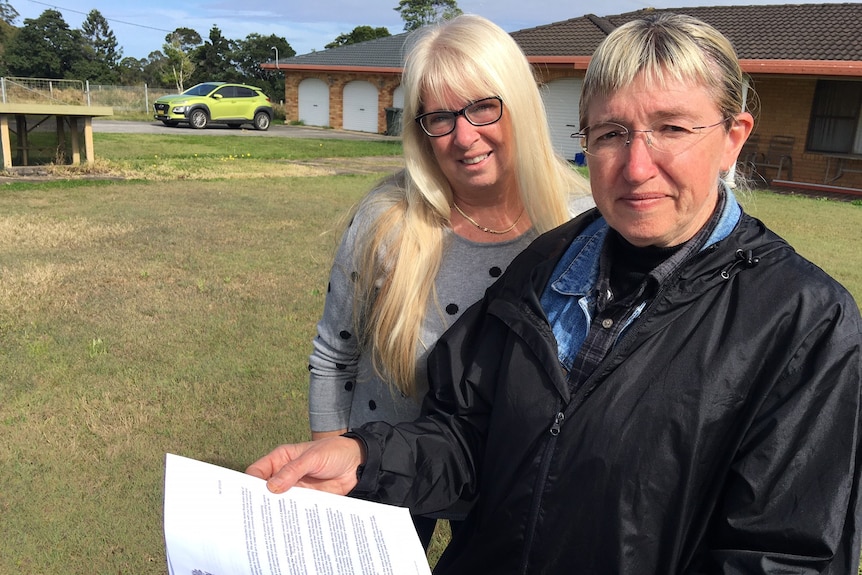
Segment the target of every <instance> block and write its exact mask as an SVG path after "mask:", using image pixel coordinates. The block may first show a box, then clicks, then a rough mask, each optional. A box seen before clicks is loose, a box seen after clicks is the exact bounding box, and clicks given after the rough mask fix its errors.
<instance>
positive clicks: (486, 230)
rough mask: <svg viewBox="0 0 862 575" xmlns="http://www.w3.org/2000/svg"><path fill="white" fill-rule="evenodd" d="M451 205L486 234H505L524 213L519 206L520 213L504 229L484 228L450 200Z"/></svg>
mask: <svg viewBox="0 0 862 575" xmlns="http://www.w3.org/2000/svg"><path fill="white" fill-rule="evenodd" d="M452 205H453V206H455V209H456V210H458V213H459V214H461V215H462V216H464V219H466V220H467V221H468V222H470V223H471V224H473V225H474V226H476V227H477V228H479V229H480V230H482V231H483V232H485V233H487V234H497V235H502V234H507V233H509V232H511V231H512V230H514V229H515V226H517V225H518V222H520V221H521V216H523V215H524V208H521V213H520V214H518V217H517V218H516V219H515V222H514V223H513V224H512V225H511V226H509V227H508V228H506V229H505V230H492V229H491V228H486V227H485V226H483V225H481V224H480V223H479V222H477V221H476V220H474V219H473V218H471V217H470V216H468V215H467V214H465V213H464V210H462V209H461V208H459V207H458V204H456V203H455V202H454V201H453V202H452Z"/></svg>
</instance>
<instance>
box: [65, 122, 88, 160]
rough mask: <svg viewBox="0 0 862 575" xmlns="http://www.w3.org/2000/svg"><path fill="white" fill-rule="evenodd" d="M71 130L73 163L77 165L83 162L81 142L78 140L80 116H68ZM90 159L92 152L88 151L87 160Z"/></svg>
mask: <svg viewBox="0 0 862 575" xmlns="http://www.w3.org/2000/svg"><path fill="white" fill-rule="evenodd" d="M68 118H69V131H70V132H71V134H70V135H71V136H72V163H73V164H75V165H76V166H77V165H78V164H80V163H81V143H80V142H79V141H78V118H75V117H74V116H68ZM89 159H90V152H87V160H89Z"/></svg>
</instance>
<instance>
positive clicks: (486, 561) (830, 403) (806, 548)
mask: <svg viewBox="0 0 862 575" xmlns="http://www.w3.org/2000/svg"><path fill="white" fill-rule="evenodd" d="M743 85H744V81H743V75H742V72H741V70H740V68H739V63H738V60H737V58H736V55H735V52H734V50H733V47H732V46H731V44H730V42H729V41H728V40H727V39H726V38H725V37H724V36H722V35H721V34H720V33H719V32H717V31H716V30H715V29H714V28H712V27H711V26H708V25H706V24H704V23H703V22H700V21H698V20H696V19H693V18H690V17H687V16H678V15H660V16H656V17H651V18H648V19H643V20H637V21H633V22H630V23H628V24H625V25H623V26H621V27H619V28H618V29H616V30H615V31H614V32H612V33H611V34H610V35H609V36H608V38H607V39H606V40H605V42H604V43H603V44H602V45H601V46H600V47H599V49H598V50H597V51H596V53H595V54H594V56H593V58H592V60H591V62H590V65H589V68H588V70H587V73H586V77H585V80H584V88H583V94H582V98H581V111H580V121H581V124H580V125H581V126H582V128H581V131H580V136H581V141H582V145H583V147H584V149H585V151H586V153H587V156H588V159H589V165H590V184H591V187H592V192H593V197H594V199H595V202H596V206H597V209H596V210H593V211H591V212H588V213H586V214H584V215H582V216H580V217H579V218H577V219H576V220H574V221H572V222H570V223H567V224H563V225H562V226H561V227H559V228H557V229H556V230H552V231H550V232H548V233H546V234H544V235H543V236H541V237H539V238H538V239H537V240H536V241H535V242H533V244H531V246H530V247H529V248H527V250H526V251H525V252H523V253H522V254H521V255H520V256H519V257H518V258H516V259H515V261H514V262H513V263H512V264H511V265H510V267H509V269H508V270H507V272H506V273H505V274H504V275H503V276H502V277H501V278H500V280H499V281H498V282H497V283H495V284H494V285H493V286H492V287H491V288H490V289H489V290H488V292H487V294H486V296H485V298H484V299H483V300H482V301H481V302H480V303H478V304H477V305H475V306H473V307H472V308H471V309H470V310H468V312H466V313H465V314H464V315H463V316H462V318H461V319H460V320H459V321H458V322H457V323H456V324H455V325H454V326H453V327H452V328H451V329H450V330H449V331H448V332H447V333H446V334H445V335H444V336H443V338H442V339H441V340H440V341H439V342H438V344H437V346H436V348H435V350H434V352H433V353H432V355H431V357H430V358H429V361H428V366H429V380H430V382H431V386H432V389H431V393H430V394H429V395H428V397H427V399H426V401H425V404H424V406H423V417H422V418H420V419H419V420H417V421H416V422H413V423H409V424H400V425H398V426H394V427H393V426H389V425H386V424H383V423H371V424H368V425H366V426H363V427H361V428H359V429H357V430H355V431H354V432H351V433H348V434H346V435H345V436H344V437H339V438H333V439H330V440H327V442H326V443H317V444H314V445H308V444H302V445H290V446H282V447H279V448H277V449H276V450H274V451H273V452H272V453H270V454H269V455H267V456H266V457H264V458H262V459H261V460H259V461H258V462H256V463H255V464H253V465H252V466H251V467H250V468H249V470H248V472H249V473H251V474H253V475H257V476H259V477H263V478H266V479H269V487H270V489H272V490H273V491H283V490H285V489H287V488H289V487H290V486H292V485H303V486H308V487H314V488H317V489H325V490H328V491H335V492H338V493H348V492H349V493H350V495H353V496H357V497H363V498H368V499H373V500H377V501H383V502H386V503H393V504H398V505H404V506H408V507H410V508H411V509H412V510H413V511H414V512H422V513H426V512H431V511H433V510H435V509H442V508H445V507H446V506H447V505H449V504H450V503H451V502H452V501H455V500H457V499H459V498H470V499H475V501H476V503H475V505H474V507H473V510H472V512H471V514H470V516H469V518H468V521H467V523H466V524H465V525H464V527H463V528H462V529H461V530H460V531H459V533H458V534H457V536H456V537H455V538H454V539H453V541H452V543H451V544H450V546H449V548H448V549H447V551H446V553H445V554H444V555H443V557H442V558H441V559H440V562H439V563H438V565H437V568H436V570H435V571H436V572H437V573H446V574H455V573H465V574H466V573H530V574H532V573H559V574H569V573H577V574H583V573H595V574H602V575H604V574H622V573H655V574H662V575H664V574H668V573H746V574H748V573H855V572H856V569H857V567H858V562H859V549H860V531H859V530H860V519H862V509H860V498H859V477H860V460H859V457H858V456H857V454H858V452H859V445H860V443H859V432H860V382H862V350H860V347H862V320H860V316H859V309H858V306H857V305H856V303H855V302H854V301H853V299H852V297H851V296H850V295H849V294H848V293H847V291H846V290H845V289H844V288H842V287H841V286H840V285H839V284H838V283H837V282H835V280H833V279H832V278H830V277H829V276H828V275H826V273H824V272H823V271H822V270H820V269H819V268H817V267H816V266H815V265H813V264H812V263H810V262H808V261H807V260H805V259H804V258H802V257H801V256H799V255H798V254H796V253H795V252H794V250H793V249H792V248H791V247H790V246H789V245H788V244H787V243H786V242H784V241H783V240H782V239H781V238H779V237H778V236H776V235H775V234H774V233H772V232H771V231H769V230H768V229H766V227H765V226H764V225H763V224H762V223H761V222H759V221H757V220H756V219H754V218H751V217H750V216H748V215H746V214H745V213H743V212H742V209H741V208H740V206H739V204H738V203H737V201H736V199H735V198H734V196H733V193H732V191H731V189H730V188H729V187H728V186H727V185H726V184H725V183H724V181H723V176H724V175H726V174H727V172H728V171H729V170H730V169H731V168H732V167H733V165H734V163H735V162H736V158H737V156H738V154H739V151H740V149H741V147H742V145H743V143H744V142H745V140H746V138H747V137H748V135H749V133H750V132H751V129H752V126H753V123H754V120H753V118H752V116H751V114H749V113H748V112H744V111H743V112H740V110H743V109H744V107H743V102H744V101H743Z"/></svg>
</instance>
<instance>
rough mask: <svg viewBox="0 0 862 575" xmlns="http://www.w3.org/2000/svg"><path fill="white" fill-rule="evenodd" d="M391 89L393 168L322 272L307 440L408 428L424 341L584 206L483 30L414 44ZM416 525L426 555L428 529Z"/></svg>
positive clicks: (514, 54) (506, 57) (518, 79)
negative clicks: (381, 424) (400, 105)
mask: <svg viewBox="0 0 862 575" xmlns="http://www.w3.org/2000/svg"><path fill="white" fill-rule="evenodd" d="M402 86H403V88H404V94H405V102H404V110H403V118H405V120H404V125H403V129H402V139H403V145H404V156H405V164H406V169H405V170H404V171H403V172H401V173H399V174H397V175H395V176H394V177H392V178H390V179H388V180H386V181H384V182H382V183H381V184H380V185H379V186H378V187H377V188H376V189H374V190H373V191H372V192H371V193H370V194H369V195H368V196H367V197H366V198H365V199H364V200H362V201H361V202H360V204H359V206H358V208H357V209H356V211H355V213H354V215H353V218H352V221H351V224H350V226H349V227H348V229H347V231H346V232H345V234H344V236H343V239H342V242H341V245H340V247H339V249H338V252H337V254H336V256H335V262H334V265H333V267H332V273H331V276H330V282H329V288H328V292H327V298H326V305H325V309H324V313H323V317H322V319H321V321H320V323H319V324H318V335H317V338H316V339H315V340H314V351H313V353H312V355H311V358H310V365H309V370H310V401H309V415H310V423H311V430H312V436H313V438H314V439H320V438H323V437H327V436H331V435H340V434H342V433H344V432H345V431H347V430H348V429H352V428H354V427H357V426H360V425H362V424H364V423H367V422H369V421H386V422H389V423H398V422H401V421H410V420H413V419H415V418H416V417H417V416H418V415H419V409H420V405H421V402H422V399H423V397H424V396H425V393H426V391H427V387H428V385H427V381H426V375H425V358H426V356H427V354H428V352H429V351H430V349H431V348H432V347H433V346H434V343H435V342H436V341H437V339H438V337H439V336H440V335H441V334H442V333H443V332H444V331H445V330H446V329H447V328H448V327H449V326H450V325H451V324H452V323H453V322H454V321H455V320H456V319H457V318H458V317H459V316H460V315H461V313H462V312H463V311H464V310H466V309H467V308H468V307H469V306H470V305H471V304H473V303H474V302H476V301H477V300H479V299H480V298H481V296H482V294H483V293H484V291H485V289H486V288H487V287H488V286H489V285H491V283H493V282H494V280H495V279H496V278H497V277H498V276H500V275H501V274H502V272H503V271H504V270H505V269H506V267H507V266H508V264H509V262H510V261H511V260H512V258H514V256H515V255H517V254H518V253H519V252H521V251H522V250H523V249H524V248H525V247H526V246H527V245H528V244H529V243H530V242H531V241H532V240H533V239H535V238H536V236H537V235H538V234H539V233H541V232H544V231H547V230H549V229H551V228H553V227H555V226H557V225H559V224H561V223H562V222H564V221H566V220H568V219H569V218H570V217H571V215H572V211H573V208H572V206H573V205H575V204H573V202H575V203H576V202H577V201H579V200H580V201H583V200H587V202H589V201H590V200H589V191H588V187H587V185H586V183H585V182H584V181H583V179H582V178H580V177H579V176H578V175H577V173H576V172H575V171H574V170H573V169H572V168H571V167H570V166H569V165H568V164H567V163H566V162H565V161H564V160H562V159H561V158H559V157H558V156H557V155H556V154H555V153H554V150H553V148H552V146H551V142H550V137H549V133H548V127H547V120H546V117H545V112H544V108H543V105H542V101H541V97H540V94H539V91H538V88H537V85H536V81H535V78H534V76H533V73H532V68H531V67H530V65H529V64H528V62H527V60H526V58H525V57H524V55H523V53H522V52H521V51H520V48H519V47H518V45H517V44H516V43H515V42H514V41H513V40H512V38H511V37H510V36H509V34H507V33H506V32H504V31H503V30H502V29H500V28H499V27H498V26H496V25H495V24H493V23H491V22H490V21H488V20H486V19H484V18H481V17H478V16H472V15H464V16H459V17H457V18H455V19H453V20H450V21H448V22H447V23H445V24H442V25H440V26H436V27H431V28H426V29H423V30H420V31H419V32H417V33H415V35H414V36H413V37H412V38H411V39H410V44H409V51H408V53H407V56H406V59H405V67H404V74H403V78H402ZM414 118H415V121H414ZM584 207H587V206H584ZM417 526H418V527H419V530H420V536H421V538H422V539H423V542H425V543H426V544H427V541H428V540H429V539H430V537H431V533H432V532H433V528H434V520H433V519H432V520H428V521H426V522H424V524H423V522H422V521H418V522H417Z"/></svg>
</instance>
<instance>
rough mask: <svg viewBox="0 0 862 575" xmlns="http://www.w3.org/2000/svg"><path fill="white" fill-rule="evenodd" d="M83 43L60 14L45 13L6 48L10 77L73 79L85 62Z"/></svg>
mask: <svg viewBox="0 0 862 575" xmlns="http://www.w3.org/2000/svg"><path fill="white" fill-rule="evenodd" d="M83 46H84V41H83V38H82V36H81V32H80V31H79V30H72V29H71V28H69V25H68V24H66V21H65V20H63V15H62V14H60V12H58V11H57V10H50V9H49V10H45V11H44V12H42V14H41V15H40V16H39V17H38V18H36V19H32V18H27V19H26V20H24V26H23V27H22V28H21V29H19V31H18V33H17V34H15V36H14V37H13V38H12V40H11V41H10V42H9V45H8V46H7V47H6V51H5V58H6V65H7V67H8V70H9V73H10V74H13V75H16V76H33V77H37V78H71V77H73V74H72V70H74V69H75V67H76V66H77V65H80V62H81V60H84V59H85V55H84V48H83Z"/></svg>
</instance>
